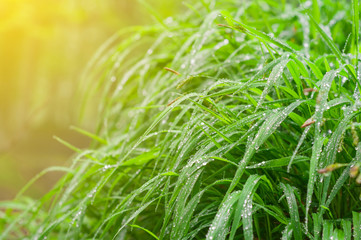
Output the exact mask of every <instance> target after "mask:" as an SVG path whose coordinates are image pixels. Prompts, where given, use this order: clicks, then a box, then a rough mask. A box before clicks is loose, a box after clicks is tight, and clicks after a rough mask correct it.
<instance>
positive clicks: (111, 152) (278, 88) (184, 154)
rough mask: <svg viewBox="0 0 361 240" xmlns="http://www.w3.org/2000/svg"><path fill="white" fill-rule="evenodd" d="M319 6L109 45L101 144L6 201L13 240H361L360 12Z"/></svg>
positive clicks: (191, 24)
mask: <svg viewBox="0 0 361 240" xmlns="http://www.w3.org/2000/svg"><path fill="white" fill-rule="evenodd" d="M308 3H311V2H310V1H308V2H307V4H308ZM312 3H313V4H311V5H307V4H306V2H305V3H304V4H302V5H301V4H300V3H299V2H298V1H283V2H282V4H278V3H276V2H274V1H268V0H259V1H246V2H244V1H243V2H239V1H233V0H229V1H206V0H204V1H201V2H199V1H193V2H192V4H189V3H187V4H186V6H188V8H189V10H188V11H187V12H185V13H184V14H183V15H182V16H178V17H176V18H172V19H171V20H169V19H168V20H165V21H163V20H161V19H159V17H157V20H158V21H159V24H158V25H155V26H153V27H137V28H133V29H131V30H129V31H124V32H127V34H129V35H130V36H129V38H128V40H123V41H117V40H115V39H112V41H110V42H108V43H107V44H106V45H105V46H103V47H102V49H101V53H100V54H98V55H97V56H96V58H95V59H94V60H93V61H92V63H91V64H92V66H93V68H92V69H93V70H91V71H89V69H91V68H89V69H88V75H89V78H95V79H97V80H98V82H97V84H96V85H95V86H94V85H92V86H93V88H89V91H88V93H89V95H88V96H87V97H88V98H90V97H93V96H94V97H95V96H98V95H96V94H102V96H103V98H102V103H101V105H100V106H99V116H100V123H99V127H98V129H97V131H96V133H89V132H86V131H84V130H82V129H79V128H74V129H75V130H76V131H78V132H79V133H81V134H84V135H86V136H88V137H89V138H91V139H93V140H94V144H93V145H92V146H93V147H92V148H91V149H88V150H80V149H78V148H76V147H74V146H72V145H71V144H70V143H68V142H66V141H64V140H61V139H58V141H60V142H61V143H63V144H65V145H66V146H68V147H70V148H72V149H74V150H75V151H77V152H78V155H77V157H76V158H75V160H74V164H73V166H72V167H71V168H70V169H52V170H65V171H67V172H69V173H68V174H66V175H65V176H64V177H63V178H62V179H61V180H60V181H59V182H58V184H57V185H56V186H55V187H54V189H53V190H52V191H50V192H49V193H48V194H47V195H46V196H44V197H43V198H42V199H40V200H38V201H34V200H29V199H27V198H25V197H24V198H18V199H17V200H14V201H13V202H7V203H3V204H0V206H1V207H2V208H4V209H6V210H5V211H2V212H1V214H2V219H3V220H2V221H1V223H0V227H1V228H2V229H3V231H2V233H1V235H0V238H1V239H11V238H21V237H25V236H27V237H31V238H34V239H43V238H45V237H47V238H48V239H149V238H150V237H151V238H153V239H209V240H211V239H213V240H214V239H243V238H244V239H253V238H256V239H281V238H282V239H292V238H294V239H306V238H308V239H320V238H323V239H330V238H331V237H333V238H338V239H351V235H353V236H354V238H355V239H359V237H360V236H361V230H360V228H359V226H360V219H361V218H360V214H359V211H360V209H361V203H360V188H359V185H358V184H357V182H358V181H359V180H357V179H359V178H361V174H360V173H359V166H360V164H361V163H360V161H361V145H360V143H358V135H359V132H360V126H361V124H360V118H361V116H360V113H361V111H360V107H361V101H360V94H359V89H361V88H360V78H359V77H358V76H359V73H358V69H359V66H358V51H359V49H358V45H359V44H358V39H359V38H358V35H359V33H358V31H359V24H358V22H359V18H358V14H359V5H358V2H357V1H356V0H354V1H352V3H349V2H348V1H331V0H323V1H312ZM150 11H153V10H151V9H150ZM153 14H155V15H156V13H153ZM156 16H157V15H156ZM340 16H341V17H340ZM309 26H312V28H311V31H310V30H309ZM321 26H322V27H321ZM350 33H352V36H353V41H349V40H348V38H349V37H348V36H349V35H350ZM340 49H344V50H343V51H341V50H340ZM355 59H356V60H355ZM94 93H96V94H95V95H93V94H94ZM350 174H351V175H352V177H353V178H350V177H349V175H350ZM355 179H356V181H355Z"/></svg>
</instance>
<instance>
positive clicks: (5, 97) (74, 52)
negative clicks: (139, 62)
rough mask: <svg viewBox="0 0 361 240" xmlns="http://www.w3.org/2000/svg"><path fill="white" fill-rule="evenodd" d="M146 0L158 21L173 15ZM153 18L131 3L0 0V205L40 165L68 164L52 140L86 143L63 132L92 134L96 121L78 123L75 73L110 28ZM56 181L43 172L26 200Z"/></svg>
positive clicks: (161, 0) (165, 4)
mask: <svg viewBox="0 0 361 240" xmlns="http://www.w3.org/2000/svg"><path fill="white" fill-rule="evenodd" d="M146 2H147V3H148V4H149V5H150V6H152V7H153V8H154V9H155V10H156V11H157V12H159V14H160V15H161V16H162V17H167V16H170V15H173V14H174V13H175V12H177V8H176V4H177V3H176V1H166V0H148V1H146ZM178 5H179V4H178ZM152 19H153V18H152V16H151V15H150V14H149V13H148V12H147V10H146V8H145V7H144V6H143V5H142V4H140V3H139V2H138V1H131V0H92V1H84V0H79V1H74V0H62V1H59V0H1V1H0V200H2V199H10V198H12V197H14V196H15V194H16V193H17V192H18V191H19V189H21V187H22V186H24V185H25V183H26V182H28V181H29V179H31V178H32V177H34V176H35V175H36V174H37V173H39V172H40V171H42V170H43V169H45V168H46V167H49V166H53V165H69V164H70V163H69V161H70V160H69V159H70V156H71V154H73V153H72V151H71V150H68V149H66V148H65V147H64V146H62V145H60V144H59V143H58V142H56V141H55V140H53V138H52V136H53V135H57V136H59V137H60V138H62V139H65V140H67V141H69V142H71V143H72V144H74V145H75V146H77V147H80V148H81V147H86V146H87V145H88V144H89V139H87V138H85V137H83V136H81V135H79V134H77V133H75V132H73V131H71V130H69V126H70V125H76V126H80V127H82V128H84V129H86V130H88V131H93V129H94V126H95V124H96V123H97V120H96V119H94V117H93V116H92V115H89V116H85V122H82V123H81V125H80V123H79V121H78V117H79V107H80V102H81V99H79V98H77V97H76V96H79V92H81V91H85V90H84V89H79V87H78V84H79V80H80V76H81V73H82V71H83V70H84V69H85V66H86V64H87V62H88V61H89V60H90V58H91V57H92V55H93V54H94V53H95V51H96V49H97V48H98V47H100V45H101V44H102V43H103V42H104V41H106V40H107V39H108V38H109V37H110V36H111V35H113V34H114V33H115V32H116V31H118V30H119V29H121V28H124V27H126V26H130V25H139V24H145V23H147V24H148V23H151V22H152V21H153V20H152ZM153 22H154V21H153ZM80 95H81V94H80ZM96 108H97V107H96V106H94V111H95V110H96ZM58 178H59V175H57V174H47V175H46V176H44V177H43V178H42V179H41V180H40V181H38V182H37V184H36V185H35V186H33V187H32V188H31V190H30V192H28V193H29V195H31V196H34V197H37V196H40V195H41V194H43V193H44V192H45V191H46V190H47V189H49V188H50V187H51V186H52V185H53V184H54V183H55V181H56V180H57V179H58Z"/></svg>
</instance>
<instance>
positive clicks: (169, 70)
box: [164, 67, 181, 76]
mask: <svg viewBox="0 0 361 240" xmlns="http://www.w3.org/2000/svg"><path fill="white" fill-rule="evenodd" d="M164 70H166V71H168V72H171V73H174V74H175V75H178V76H180V75H181V74H180V73H179V72H177V71H176V70H173V69H171V68H168V67H165V68H164Z"/></svg>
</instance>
